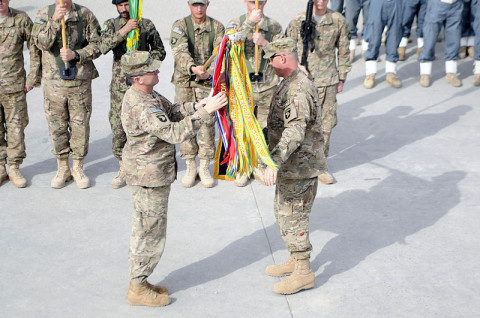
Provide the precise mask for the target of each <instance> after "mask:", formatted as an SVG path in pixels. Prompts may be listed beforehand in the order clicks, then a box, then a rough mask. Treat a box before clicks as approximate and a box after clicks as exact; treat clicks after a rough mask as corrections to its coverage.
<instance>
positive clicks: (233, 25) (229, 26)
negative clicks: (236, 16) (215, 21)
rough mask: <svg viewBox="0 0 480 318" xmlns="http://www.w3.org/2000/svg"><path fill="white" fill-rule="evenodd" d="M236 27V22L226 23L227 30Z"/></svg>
mask: <svg viewBox="0 0 480 318" xmlns="http://www.w3.org/2000/svg"><path fill="white" fill-rule="evenodd" d="M237 27H238V25H237V24H236V23H232V24H229V25H227V30H232V29H236V28H237Z"/></svg>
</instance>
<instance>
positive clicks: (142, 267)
mask: <svg viewBox="0 0 480 318" xmlns="http://www.w3.org/2000/svg"><path fill="white" fill-rule="evenodd" d="M129 188H130V194H131V195H132V200H133V218H132V235H131V238H130V251H129V257H128V259H129V262H130V279H146V278H147V277H148V276H150V274H152V272H153V270H154V269H155V267H156V266H157V264H158V262H159V261H160V258H161V257H162V254H163V250H164V248H165V240H166V236H167V208H168V195H169V194H170V185H168V186H163V187H154V188H146V187H141V186H129Z"/></svg>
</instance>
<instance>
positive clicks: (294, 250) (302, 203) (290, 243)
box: [274, 177, 318, 259]
mask: <svg viewBox="0 0 480 318" xmlns="http://www.w3.org/2000/svg"><path fill="white" fill-rule="evenodd" d="M317 186H318V179H317V177H315V178H311V179H300V180H292V179H283V178H278V179H277V185H276V187H275V200H274V213H275V219H276V220H277V224H278V227H279V228H280V234H281V235H282V238H283V241H284V242H285V245H286V246H287V249H288V251H289V252H290V254H291V255H292V256H294V257H295V258H296V259H309V258H310V253H311V252H312V245H311V244H310V239H309V217H310V211H311V210H312V206H313V202H314V201H315V196H316V195H317Z"/></svg>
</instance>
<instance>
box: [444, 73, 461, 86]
mask: <svg viewBox="0 0 480 318" xmlns="http://www.w3.org/2000/svg"><path fill="white" fill-rule="evenodd" d="M445 79H446V80H447V83H449V84H451V85H452V86H453V87H460V86H462V82H461V81H460V79H459V78H458V77H457V74H455V73H447V76H446V77H445Z"/></svg>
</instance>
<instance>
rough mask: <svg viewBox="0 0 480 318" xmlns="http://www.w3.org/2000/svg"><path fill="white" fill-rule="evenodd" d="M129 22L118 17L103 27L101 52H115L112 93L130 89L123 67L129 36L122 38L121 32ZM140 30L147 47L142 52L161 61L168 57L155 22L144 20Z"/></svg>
mask: <svg viewBox="0 0 480 318" xmlns="http://www.w3.org/2000/svg"><path fill="white" fill-rule="evenodd" d="M126 23H127V20H125V19H124V18H122V17H120V16H119V17H116V18H114V19H109V20H107V21H105V23H104V24H103V26H102V33H101V40H100V45H99V48H100V51H101V52H102V53H103V54H107V53H108V52H110V50H112V51H113V67H112V82H111V84H110V90H111V91H120V92H126V91H127V89H128V86H127V83H126V80H125V73H124V72H123V70H122V67H121V63H120V60H121V57H122V55H123V54H125V53H127V36H125V37H122V36H121V35H120V33H119V30H120V29H121V28H123V26H125V24H126ZM138 25H139V28H140V38H141V39H143V40H142V41H141V43H144V44H143V45H144V46H145V47H142V46H141V47H139V48H138V49H139V50H141V51H149V52H150V55H151V56H152V57H153V58H154V59H157V60H159V61H163V60H164V59H165V56H166V54H167V53H166V52H165V47H164V46H163V42H162V39H161V38H160V34H159V33H158V31H157V29H156V28H155V25H154V24H153V22H152V21H151V20H149V19H142V21H139V23H138Z"/></svg>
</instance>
